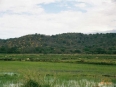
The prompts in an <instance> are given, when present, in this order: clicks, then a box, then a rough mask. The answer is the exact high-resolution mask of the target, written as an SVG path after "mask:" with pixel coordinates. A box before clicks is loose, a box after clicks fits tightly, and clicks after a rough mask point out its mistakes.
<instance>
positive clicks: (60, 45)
mask: <svg viewBox="0 0 116 87" xmlns="http://www.w3.org/2000/svg"><path fill="white" fill-rule="evenodd" d="M0 53H40V54H41V53H43V54H48V53H50V54H54V53H55V54H63V53H64V54H69V53H90V54H116V33H107V34H82V33H64V34H58V35H52V36H47V35H41V34H33V35H26V36H22V37H19V38H12V39H0Z"/></svg>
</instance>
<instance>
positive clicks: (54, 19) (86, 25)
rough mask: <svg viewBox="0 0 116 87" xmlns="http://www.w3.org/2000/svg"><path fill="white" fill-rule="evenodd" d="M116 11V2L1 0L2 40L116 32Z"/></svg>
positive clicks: (89, 0)
mask: <svg viewBox="0 0 116 87" xmlns="http://www.w3.org/2000/svg"><path fill="white" fill-rule="evenodd" d="M114 9H116V0H0V38H2V39H6V38H14V37H20V36H23V35H27V34H34V33H40V34H46V35H55V34H61V33H67V32H76V33H80V32H81V33H97V32H102V33H106V32H115V31H116V21H115V20H116V16H115V15H116V10H114ZM115 33H116V32H115Z"/></svg>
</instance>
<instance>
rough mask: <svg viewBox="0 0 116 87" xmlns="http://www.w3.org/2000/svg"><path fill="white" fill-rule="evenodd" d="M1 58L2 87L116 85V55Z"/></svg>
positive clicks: (4, 56) (5, 56) (34, 55)
mask: <svg viewBox="0 0 116 87" xmlns="http://www.w3.org/2000/svg"><path fill="white" fill-rule="evenodd" d="M0 59H1V61H0V65H1V67H0V86H1V87H8V85H9V84H10V83H12V85H14V87H15V86H16V85H18V87H33V85H34V87H71V86H73V87H76V86H77V85H78V87H85V86H86V87H93V86H99V85H107V86H106V87H109V86H108V85H110V87H114V86H115V84H116V79H115V78H116V55H101V54H100V55H98V54H96V55H91V54H89V55H88V54H83V55H81V54H57V55H56V54H45V55H43V54H41V55H40V54H0ZM3 85H4V86H3ZM9 87H10V86H9ZM11 87H12V86H11ZM99 87H101V86H99Z"/></svg>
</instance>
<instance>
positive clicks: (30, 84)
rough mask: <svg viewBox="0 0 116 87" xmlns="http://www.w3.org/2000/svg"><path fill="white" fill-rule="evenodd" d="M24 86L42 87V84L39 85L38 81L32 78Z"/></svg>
mask: <svg viewBox="0 0 116 87" xmlns="http://www.w3.org/2000/svg"><path fill="white" fill-rule="evenodd" d="M23 87H42V86H41V85H39V84H38V83H37V82H36V81H34V80H31V79H30V80H29V81H27V82H26V83H25V84H24V86H23Z"/></svg>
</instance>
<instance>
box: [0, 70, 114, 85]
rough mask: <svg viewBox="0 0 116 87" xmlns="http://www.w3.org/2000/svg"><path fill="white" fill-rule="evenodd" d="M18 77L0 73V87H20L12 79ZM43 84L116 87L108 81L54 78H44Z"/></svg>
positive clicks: (12, 74)
mask: <svg viewBox="0 0 116 87" xmlns="http://www.w3.org/2000/svg"><path fill="white" fill-rule="evenodd" d="M19 76H20V74H18V73H14V72H2V73H0V87H21V86H22V85H23V84H22V83H21V82H20V81H19V82H18V81H16V80H15V79H14V77H19ZM9 77H10V78H9ZM12 77H13V78H12ZM44 83H45V84H49V85H50V86H51V87H116V84H114V83H112V82H110V81H94V80H88V79H78V80H62V79H56V78H54V77H45V78H44Z"/></svg>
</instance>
